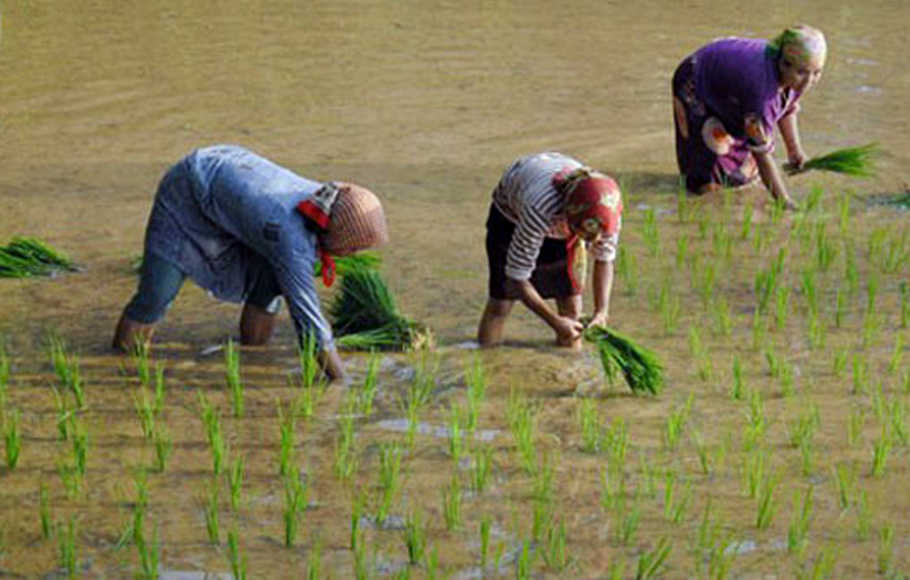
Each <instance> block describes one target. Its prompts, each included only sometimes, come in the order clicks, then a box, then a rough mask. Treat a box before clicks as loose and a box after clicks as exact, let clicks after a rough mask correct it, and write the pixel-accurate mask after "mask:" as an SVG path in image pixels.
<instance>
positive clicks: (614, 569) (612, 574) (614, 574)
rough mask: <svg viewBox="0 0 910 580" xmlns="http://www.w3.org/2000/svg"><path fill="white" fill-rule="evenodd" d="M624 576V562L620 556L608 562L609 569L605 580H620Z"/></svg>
mask: <svg viewBox="0 0 910 580" xmlns="http://www.w3.org/2000/svg"><path fill="white" fill-rule="evenodd" d="M625 575H626V561H625V559H623V558H622V557H621V556H620V557H619V558H618V559H617V558H614V559H613V560H611V561H610V568H609V570H608V571H607V578H609V579H610V580H622V579H623V578H625Z"/></svg>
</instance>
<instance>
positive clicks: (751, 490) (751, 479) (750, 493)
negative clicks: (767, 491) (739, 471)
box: [743, 449, 768, 499]
mask: <svg viewBox="0 0 910 580" xmlns="http://www.w3.org/2000/svg"><path fill="white" fill-rule="evenodd" d="M767 470H768V454H767V452H766V451H764V450H762V449H755V450H753V451H751V452H750V453H749V454H748V455H746V457H745V458H744V459H743V483H744V484H745V493H746V496H747V497H748V498H750V499H755V498H757V497H758V494H759V492H760V491H761V487H762V482H763V481H765V479H767Z"/></svg>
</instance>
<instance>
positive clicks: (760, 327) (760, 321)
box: [752, 310, 768, 350]
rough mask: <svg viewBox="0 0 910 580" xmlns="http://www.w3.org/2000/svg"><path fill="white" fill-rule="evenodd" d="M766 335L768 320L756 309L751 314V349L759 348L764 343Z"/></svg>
mask: <svg viewBox="0 0 910 580" xmlns="http://www.w3.org/2000/svg"><path fill="white" fill-rule="evenodd" d="M767 335H768V322H767V319H765V318H764V317H763V316H762V315H761V314H760V313H759V312H758V310H756V311H755V312H754V313H753V314H752V350H759V349H761V347H762V346H763V345H764V344H765V338H766V337H767Z"/></svg>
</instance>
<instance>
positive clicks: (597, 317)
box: [587, 312, 608, 326]
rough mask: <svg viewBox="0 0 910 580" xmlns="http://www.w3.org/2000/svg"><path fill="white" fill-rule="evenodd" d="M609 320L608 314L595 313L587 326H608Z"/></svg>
mask: <svg viewBox="0 0 910 580" xmlns="http://www.w3.org/2000/svg"><path fill="white" fill-rule="evenodd" d="M607 318H608V317H607V313H606V312H595V313H594V316H592V317H591V320H589V321H588V324H587V326H606V325H607Z"/></svg>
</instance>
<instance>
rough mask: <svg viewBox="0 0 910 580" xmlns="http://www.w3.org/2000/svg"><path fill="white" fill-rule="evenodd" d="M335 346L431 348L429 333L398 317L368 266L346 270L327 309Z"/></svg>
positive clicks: (380, 281) (388, 293) (391, 299)
mask: <svg viewBox="0 0 910 580" xmlns="http://www.w3.org/2000/svg"><path fill="white" fill-rule="evenodd" d="M329 314H330V315H331V317H332V320H333V321H334V322H333V325H332V326H333V329H334V331H335V335H336V339H335V342H336V344H337V345H338V346H339V347H341V348H348V349H352V350H414V349H419V348H431V347H432V346H433V335H432V333H431V332H430V330H429V329H428V328H427V327H426V326H424V325H422V324H420V323H418V322H415V321H413V320H410V319H408V318H406V317H404V316H402V315H401V313H400V312H399V311H398V307H397V306H396V305H395V299H394V297H393V296H392V293H391V291H390V290H389V287H388V286H387V285H386V283H385V281H384V280H383V279H382V276H380V274H379V272H378V271H377V270H375V269H373V268H372V267H369V266H365V265H363V264H359V265H354V266H352V267H350V268H348V269H347V271H346V272H345V273H344V275H343V276H342V279H341V291H340V292H339V294H338V295H337V296H336V297H335V300H334V302H333V303H332V304H331V306H330V308H329Z"/></svg>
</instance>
